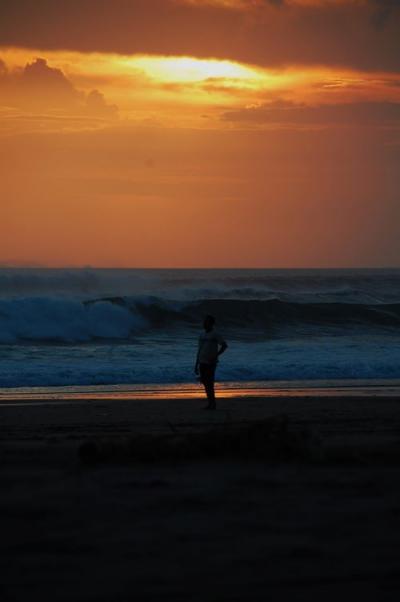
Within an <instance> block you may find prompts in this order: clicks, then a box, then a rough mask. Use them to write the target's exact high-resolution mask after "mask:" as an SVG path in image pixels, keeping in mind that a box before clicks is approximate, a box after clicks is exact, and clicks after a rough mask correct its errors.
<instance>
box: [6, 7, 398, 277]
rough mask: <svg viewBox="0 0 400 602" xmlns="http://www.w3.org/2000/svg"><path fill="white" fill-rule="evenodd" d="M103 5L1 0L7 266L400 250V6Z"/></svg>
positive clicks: (310, 262) (325, 261) (361, 256)
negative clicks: (61, 12) (62, 6)
mask: <svg viewBox="0 0 400 602" xmlns="http://www.w3.org/2000/svg"><path fill="white" fill-rule="evenodd" d="M95 4H96V3H95V2H93V1H89V0H81V2H80V3H78V2H75V0H72V1H71V2H70V3H68V8H67V9H65V10H64V9H63V15H62V17H63V21H62V25H63V27H62V28H61V26H60V18H61V14H60V10H61V9H60V8H57V4H56V3H52V2H49V1H47V0H38V1H36V2H33V1H32V2H28V1H27V0H25V1H22V0H16V1H13V2H11V1H10V2H7V1H6V2H5V3H4V15H3V16H4V18H2V21H1V23H0V182H1V188H0V201H1V206H0V207H1V208H0V218H1V219H0V264H1V265H45V266H63V265H74V266H81V265H93V266H123V267H125V266H141V267H158V266H160V267H163V266H166V267H167V266H168V267H191V266H199V267H200V266H207V267H208V266H210V267H219V266H231V267H236V266H237V267H245V266H256V267H262V266H265V267H279V266H286V267H291V266H294V267H305V266H328V267H329V266H356V265H357V266H358V265H359V266H384V265H399V257H400V254H399V252H400V242H399V241H400V237H399V236H398V227H397V224H398V222H399V217H400V209H399V179H400V176H399V175H398V174H399V170H398V163H399V158H400V136H399V125H400V58H399V57H400V52H399V51H400V42H399V36H398V32H399V31H400V27H399V26H400V9H399V10H398V9H397V7H396V5H395V4H394V3H391V2H388V1H387V2H385V1H378V0H340V1H337V2H333V1H331V0H288V1H286V2H284V1H283V0H282V1H281V2H277V1H275V2H273V1H272V0H271V1H270V2H269V1H263V0H249V1H246V0H241V1H240V0H235V1H233V0H230V1H223V0H209V1H204V2H199V1H197V0H196V1H193V0H163V2H161V1H160V0H147V1H146V2H144V1H143V0H137V1H132V0H130V1H129V2H128V1H127V0H115V1H113V2H111V0H110V1H109V2H107V1H105V0H104V1H103V2H102V7H103V10H102V11H99V10H95ZM97 7H98V3H97ZM27 23H29V24H30V27H28V26H27ZM361 50H362V51H363V52H361Z"/></svg>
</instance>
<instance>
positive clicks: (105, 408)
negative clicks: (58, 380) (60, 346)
mask: <svg viewBox="0 0 400 602" xmlns="http://www.w3.org/2000/svg"><path fill="white" fill-rule="evenodd" d="M399 401H400V398H399V397H397V396H390V397H389V396H384V395H383V394H381V395H380V396H378V397H377V396H369V397H365V396H364V397H362V396H349V395H348V396H346V395H340V396H321V395H319V396H304V395H303V396H296V397H284V396H270V397H247V398H235V397H229V398H228V397H227V398H226V399H223V398H221V396H220V399H219V403H218V410H217V411H216V412H204V411H202V410H201V408H202V406H203V405H204V400H202V399H190V398H189V399H145V400H143V399H142V400H140V399H139V400H138V399H136V400H135V399H112V398H109V399H105V398H102V399H97V400H96V399H91V400H88V399H78V398H76V399H74V400H67V401H62V400H58V401H57V400H56V401H54V400H53V401H52V400H42V402H41V401H40V399H39V400H38V399H35V400H31V401H29V400H27V399H25V400H24V401H19V402H9V403H7V402H6V401H4V400H3V402H2V405H1V406H0V437H1V443H0V458H1V482H2V493H1V502H0V504H1V511H0V516H1V523H2V526H1V532H2V537H1V544H0V545H1V565H2V571H1V574H2V576H1V584H0V594H1V599H2V601H4V602H8V601H10V602H11V601H13V602H15V601H20V600H28V599H29V600H41V601H44V600H60V601H64V600H82V601H83V600H104V601H111V600H118V601H122V600H132V599H137V600H171V601H176V600H199V601H203V600H215V601H217V600H218V601H219V600H246V601H252V600H265V599H267V598H268V597H269V596H271V597H272V599H276V600H289V599H290V600H306V599H309V598H310V597H317V596H318V598H321V597H322V596H323V598H324V599H325V600H336V599H337V597H338V596H341V595H344V594H345V595H346V596H347V597H349V596H356V595H360V596H361V595H362V596H363V598H364V599H365V600H378V599H379V600H395V599H397V596H398V591H399V588H400V576H399V575H400V561H399V558H398V546H399V533H400V485H399V482H400V481H399V474H400V470H399V469H400V462H399V451H400V445H399V433H400V412H399ZM282 415H284V416H286V417H287V421H288V425H289V427H288V428H289V430H290V431H292V432H306V433H308V434H309V436H310V437H311V438H312V440H313V441H315V442H317V443H316V446H317V447H318V449H319V450H320V453H319V452H318V453H317V454H316V455H315V456H310V457H309V458H308V459H304V458H300V457H299V458H298V459H293V458H292V459H291V460H290V461H268V459H267V460H266V459H262V460H257V459H252V460H249V459H245V458H242V459H240V457H239V458H237V457H236V458H232V459H229V458H226V457H225V458H223V459H221V458H215V459H213V458H211V459H210V458H207V459H205V460H201V459H200V460H197V461H185V460H184V459H181V460H180V461H176V462H171V461H163V460H162V459H157V460H155V461H153V462H144V463H143V462H137V461H133V460H132V458H127V459H126V461H124V460H123V459H122V460H121V459H119V460H118V461H116V460H113V459H111V460H110V461H106V462H102V461H100V462H96V463H93V464H87V463H85V462H83V461H82V459H81V458H80V456H79V450H80V449H81V448H82V445H84V444H85V443H87V442H88V441H91V442H96V443H97V444H98V445H103V444H104V443H105V442H108V443H109V442H111V441H114V442H117V443H118V442H121V441H122V440H127V439H129V438H130V437H135V436H137V435H138V434H142V435H143V434H144V435H148V434H149V433H153V434H154V433H158V434H162V433H165V434H168V433H171V432H173V433H179V434H182V433H185V434H187V435H188V436H190V433H193V432H196V433H199V432H207V431H210V430H211V431H212V430H213V429H218V428H221V427H222V428H223V429H225V430H226V429H230V428H234V427H235V425H237V424H246V423H250V422H253V421H256V422H257V421H262V420H265V419H268V418H272V417H277V416H282Z"/></svg>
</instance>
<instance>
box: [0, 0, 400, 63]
mask: <svg viewBox="0 0 400 602" xmlns="http://www.w3.org/2000/svg"><path fill="white" fill-rule="evenodd" d="M399 8H400V7H399V3H398V2H397V1H396V2H395V1H394V0H368V1H367V2H365V3H363V4H358V3H351V2H349V3H348V4H342V3H340V4H335V3H330V4H329V5H323V4H320V5H312V6H310V5H308V6H306V5H303V6H302V5H301V4H296V5H293V4H291V5H290V7H289V6H287V7H286V3H285V2H284V1H283V0H281V1H278V0H276V1H272V0H268V1H265V2H264V3H263V5H262V6H260V7H259V8H258V9H256V10H248V11H243V10H242V11H238V10H226V9H224V8H222V7H216V6H212V5H211V4H210V3H197V4H196V5H193V4H187V3H182V2H178V1H177V0H69V1H68V2H64V3H59V2H54V0H3V1H2V12H1V19H0V45H18V46H27V47H31V48H49V49H57V48H60V49H76V50H81V51H95V50H96V51H104V52H120V53H128V54H132V53H159V54H188V55H194V56H203V57H211V56H212V57H219V58H231V59H236V60H240V61H245V62H249V63H255V64H262V65H265V66H278V65H286V64H325V65H335V66H337V65H346V66H349V67H356V68H360V69H370V70H386V71H396V70H399V69H400V36H399V30H400V10H399Z"/></svg>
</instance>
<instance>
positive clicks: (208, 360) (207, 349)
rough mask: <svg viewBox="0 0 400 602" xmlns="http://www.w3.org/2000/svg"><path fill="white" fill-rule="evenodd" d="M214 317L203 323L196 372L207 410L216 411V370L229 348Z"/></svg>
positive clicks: (209, 317)
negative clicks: (202, 388)
mask: <svg viewBox="0 0 400 602" xmlns="http://www.w3.org/2000/svg"><path fill="white" fill-rule="evenodd" d="M214 324H215V318H214V316H210V315H208V316H206V317H205V318H204V322H203V328H204V333H203V334H201V335H200V337H199V348H198V351H197V357H196V364H195V367H194V371H195V373H196V374H199V375H200V382H201V383H202V384H203V385H204V389H205V391H206V395H207V399H208V405H207V406H206V407H205V408H204V409H206V410H215V409H216V407H217V406H216V403H215V390H214V383H215V369H216V367H217V363H218V356H220V355H221V354H222V353H224V351H225V349H226V348H227V347H228V345H227V344H226V342H225V341H224V339H223V338H222V336H221V335H220V334H218V333H217V332H216V331H215V330H214Z"/></svg>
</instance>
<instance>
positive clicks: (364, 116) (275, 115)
mask: <svg viewBox="0 0 400 602" xmlns="http://www.w3.org/2000/svg"><path fill="white" fill-rule="evenodd" d="M222 119H223V120H225V121H232V122H242V123H254V124H280V125H294V126H304V125H305V126H307V125H309V126H315V125H317V126H329V125H358V126H360V125H361V126H371V125H373V126H393V125H400V103H395V102H354V103H346V104H334V105H333V104H328V105H319V106H307V105H303V104H295V103H292V102H286V101H281V100H279V101H276V102H271V103H268V104H264V105H261V106H259V107H253V108H248V109H242V110H239V111H229V112H226V113H224V114H223V115H222Z"/></svg>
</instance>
